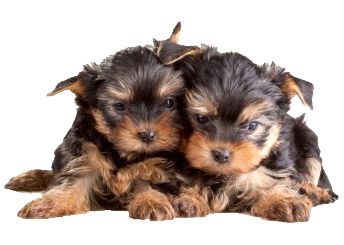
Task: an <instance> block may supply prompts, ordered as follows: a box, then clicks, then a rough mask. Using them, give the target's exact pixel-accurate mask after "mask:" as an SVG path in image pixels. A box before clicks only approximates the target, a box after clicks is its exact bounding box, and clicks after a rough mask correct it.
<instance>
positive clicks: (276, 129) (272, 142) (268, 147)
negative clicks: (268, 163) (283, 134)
mask: <svg viewBox="0 0 344 245" xmlns="http://www.w3.org/2000/svg"><path fill="white" fill-rule="evenodd" d="M279 135H280V125H276V124H275V125H273V126H272V127H271V128H270V130H269V136H268V137H267V139H266V141H265V144H264V147H263V148H262V149H261V150H260V154H261V156H262V158H266V157H268V156H269V154H270V153H271V152H272V151H273V150H274V149H276V148H277V147H278V146H279V142H278V137H279Z"/></svg>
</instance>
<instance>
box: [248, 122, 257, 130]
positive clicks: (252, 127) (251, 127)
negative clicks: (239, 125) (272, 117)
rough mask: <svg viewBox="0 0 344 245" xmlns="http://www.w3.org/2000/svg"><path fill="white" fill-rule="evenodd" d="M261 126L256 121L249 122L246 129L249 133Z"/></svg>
mask: <svg viewBox="0 0 344 245" xmlns="http://www.w3.org/2000/svg"><path fill="white" fill-rule="evenodd" d="M258 125H259V122H256V121H252V122H249V123H248V124H247V125H246V129H247V131H249V132H253V131H255V130H256V129H257V127H258Z"/></svg>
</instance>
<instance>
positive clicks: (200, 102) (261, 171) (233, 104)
mask: <svg viewBox="0 0 344 245" xmlns="http://www.w3.org/2000/svg"><path fill="white" fill-rule="evenodd" d="M155 45H156V51H157V54H158V56H159V57H160V59H161V61H162V62H163V63H164V64H167V65H170V64H171V65H172V64H173V66H174V67H175V68H176V69H177V70H180V71H182V73H183V75H184V78H185V80H186V84H187V87H188V88H187V93H186V100H187V102H186V104H187V114H188V118H189V121H190V122H191V127H192V130H191V131H192V132H191V135H190V137H189V139H188V140H187V141H186V145H185V148H184V153H185V157H186V159H187V163H188V164H189V167H186V166H185V165H184V166H183V165H181V164H179V168H180V171H181V172H182V173H183V174H184V175H186V176H188V180H189V181H188V182H185V183H184V184H183V186H182V187H181V190H180V194H179V195H178V196H177V197H175V198H174V200H173V205H174V207H175V209H176V211H178V213H179V215H182V216H204V215H206V214H207V213H208V212H222V211H238V212H245V213H249V214H252V215H254V216H259V217H263V218H265V219H270V220H279V221H286V222H295V221H306V220H308V219H309V215H310V211H311V208H312V206H313V205H317V204H321V203H329V202H333V201H334V200H336V199H337V196H336V195H335V194H334V193H333V192H332V187H331V185H330V182H329V180H328V178H327V176H326V174H325V171H324V169H323V167H322V163H321V157H320V150H319V147H318V142H317V136H316V134H315V133H314V132H313V131H311V130H310V129H309V128H308V127H307V126H306V125H305V124H304V122H303V117H300V118H297V119H295V118H292V117H291V116H289V115H288V114H287V112H288V110H289V108H290V102H291V99H292V97H293V96H295V95H297V96H298V97H299V98H300V99H301V101H302V102H303V103H304V104H305V105H307V106H309V107H312V93H313V85H312V84H311V83H309V82H306V81H304V80H302V79H299V78H296V77H294V76H292V75H291V74H290V73H288V72H285V70H284V69H283V68H280V67H278V66H276V65H275V64H274V63H272V64H271V65H267V64H264V65H263V66H258V65H256V64H254V63H253V62H252V61H251V60H249V59H248V58H247V57H245V56H243V55H240V54H238V53H219V52H217V51H216V49H215V48H212V47H208V46H202V47H201V48H199V47H196V46H183V45H178V44H177V43H176V42H171V41H170V40H166V41H161V42H158V41H155ZM207 206H208V207H209V209H207Z"/></svg>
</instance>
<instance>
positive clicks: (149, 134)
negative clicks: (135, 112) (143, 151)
mask: <svg viewBox="0 0 344 245" xmlns="http://www.w3.org/2000/svg"><path fill="white" fill-rule="evenodd" d="M138 136H139V138H140V140H142V141H143V142H145V143H150V142H152V141H153V140H154V138H155V133H154V131H153V130H145V131H142V132H139V133H138Z"/></svg>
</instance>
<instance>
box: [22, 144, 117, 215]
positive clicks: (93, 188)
mask: <svg viewBox="0 0 344 245" xmlns="http://www.w3.org/2000/svg"><path fill="white" fill-rule="evenodd" d="M112 171H113V167H112V164H111V162H110V161H109V160H108V159H106V158H105V157H104V156H103V155H102V154H101V153H100V152H99V150H98V148H97V146H95V145H94V144H92V143H87V144H85V145H84V146H83V155H82V156H81V157H79V158H76V159H74V160H73V161H71V162H70V163H68V164H67V166H66V167H65V168H64V169H63V171H62V173H61V174H59V175H61V176H63V175H67V176H68V175H71V176H73V175H76V176H78V178H76V179H73V178H71V179H63V180H62V181H63V182H62V183H60V184H59V185H56V186H54V187H52V188H51V189H49V190H48V191H47V192H45V193H44V194H43V196H42V198H39V199H37V200H34V201H32V202H30V203H28V204H27V205H26V206H24V207H23V208H22V209H21V210H20V211H19V213H18V216H20V217H22V218H52V217H59V216H64V215H71V214H79V213H85V212H87V211H89V210H90V209H91V207H92V206H93V205H94V200H93V194H94V193H97V192H98V193H100V192H101V190H100V189H99V188H98V187H99V186H100V181H102V182H103V183H105V184H109V183H110V181H111V177H112ZM59 175H57V177H56V178H57V181H59V179H58V178H59Z"/></svg>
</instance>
